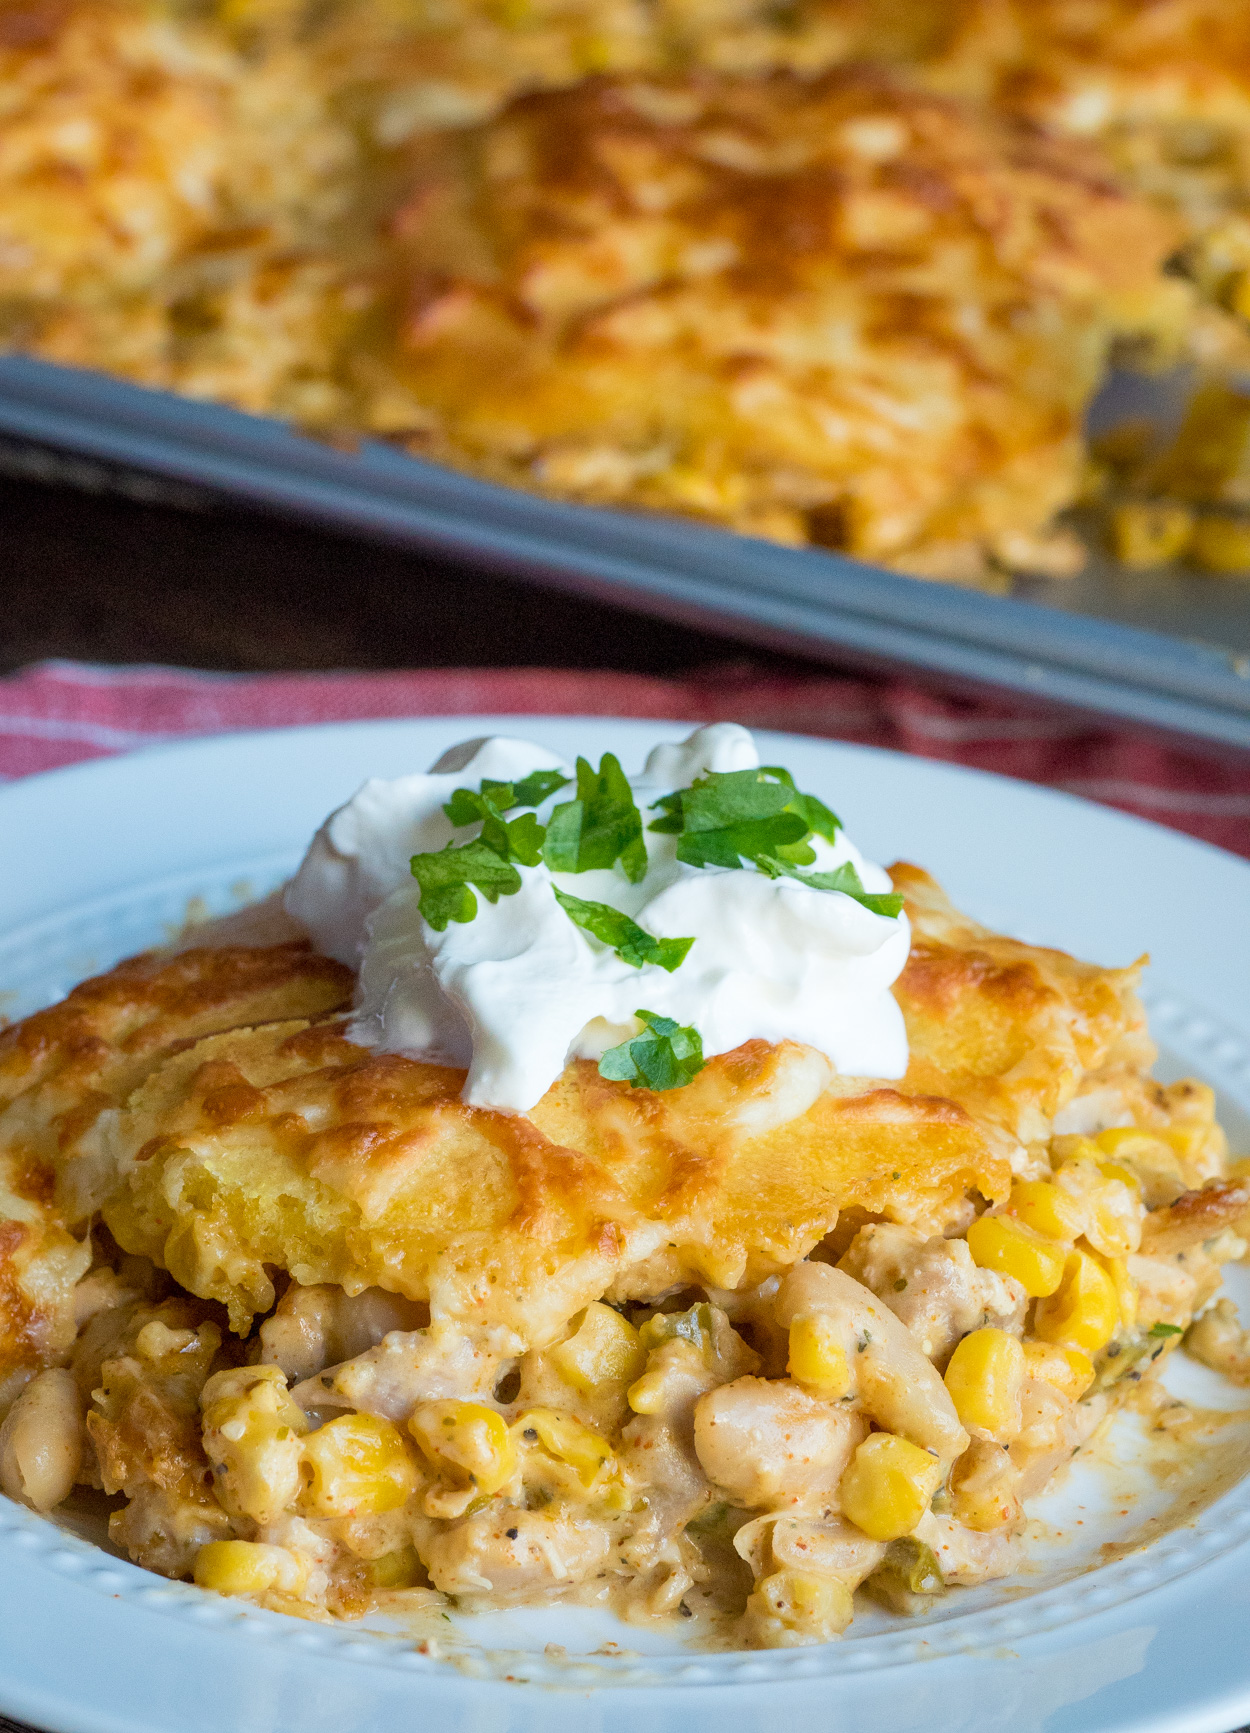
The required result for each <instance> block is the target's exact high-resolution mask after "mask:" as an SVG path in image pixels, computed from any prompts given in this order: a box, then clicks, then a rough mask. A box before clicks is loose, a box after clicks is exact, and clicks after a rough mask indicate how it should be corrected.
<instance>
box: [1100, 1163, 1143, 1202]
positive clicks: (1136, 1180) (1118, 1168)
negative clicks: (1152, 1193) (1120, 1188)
mask: <svg viewBox="0 0 1250 1733" xmlns="http://www.w3.org/2000/svg"><path fill="white" fill-rule="evenodd" d="M1098 1171H1099V1173H1100V1174H1101V1175H1102V1177H1103V1178H1104V1179H1118V1180H1119V1182H1120V1184H1121V1185H1126V1186H1127V1187H1128V1189H1129V1190H1130V1191H1131V1192H1134V1193H1136V1195H1137V1196H1138V1197H1140V1196H1141V1190H1142V1184H1141V1175H1140V1174H1136V1173H1134V1172H1133V1170H1132V1168H1131V1167H1125V1166H1124V1164H1123V1162H1119V1161H1100V1162H1099V1163H1098Z"/></svg>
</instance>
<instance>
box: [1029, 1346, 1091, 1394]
mask: <svg viewBox="0 0 1250 1733" xmlns="http://www.w3.org/2000/svg"><path fill="white" fill-rule="evenodd" d="M1024 1365H1025V1370H1026V1371H1027V1372H1028V1375H1029V1377H1030V1378H1040V1379H1041V1380H1042V1381H1043V1382H1044V1383H1046V1384H1049V1385H1051V1386H1052V1388H1053V1389H1055V1390H1058V1391H1059V1393H1060V1394H1061V1395H1063V1396H1066V1397H1067V1398H1068V1400H1069V1401H1070V1402H1076V1401H1078V1400H1079V1399H1080V1398H1081V1397H1082V1396H1084V1394H1085V1392H1086V1391H1087V1390H1088V1389H1089V1387H1090V1385H1091V1384H1092V1383H1093V1382H1094V1363H1093V1361H1092V1360H1091V1359H1090V1357H1089V1355H1088V1354H1082V1353H1081V1350H1080V1349H1079V1348H1065V1347H1063V1346H1062V1345H1061V1344H1060V1343H1058V1342H1026V1343H1025V1344H1024Z"/></svg>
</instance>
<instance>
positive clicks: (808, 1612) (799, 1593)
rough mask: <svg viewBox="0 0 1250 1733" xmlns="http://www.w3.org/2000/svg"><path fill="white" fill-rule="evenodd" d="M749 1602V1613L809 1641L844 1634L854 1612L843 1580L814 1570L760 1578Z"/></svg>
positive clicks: (782, 1572) (786, 1572)
mask: <svg viewBox="0 0 1250 1733" xmlns="http://www.w3.org/2000/svg"><path fill="white" fill-rule="evenodd" d="M751 1602H752V1606H751V1610H752V1611H755V1612H759V1613H761V1614H763V1616H764V1617H766V1618H770V1619H776V1620H778V1621H779V1623H780V1624H781V1625H782V1626H784V1628H785V1629H786V1630H789V1631H795V1632H800V1633H802V1634H804V1635H806V1636H807V1637H808V1638H809V1640H812V1639H815V1640H819V1639H821V1638H828V1637H830V1636H834V1635H836V1634H837V1633H838V1632H840V1631H844V1630H845V1629H846V1627H847V1626H848V1625H849V1624H850V1622H851V1618H852V1616H853V1614H854V1611H855V1603H854V1601H853V1599H852V1596H851V1591H850V1589H848V1588H847V1586H846V1584H845V1583H844V1582H843V1581H842V1579H841V1578H840V1577H833V1576H825V1575H824V1574H823V1573H818V1572H816V1571H774V1572H773V1574H772V1575H771V1576H767V1577H761V1578H760V1580H759V1582H758V1583H757V1584H756V1585H755V1593H754V1595H752V1597H751Z"/></svg>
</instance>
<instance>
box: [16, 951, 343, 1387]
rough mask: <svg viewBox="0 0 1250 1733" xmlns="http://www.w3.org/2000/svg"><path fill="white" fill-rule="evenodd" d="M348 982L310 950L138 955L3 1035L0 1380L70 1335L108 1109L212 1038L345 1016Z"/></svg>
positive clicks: (104, 1164) (105, 1161) (39, 1360)
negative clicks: (178, 1055)
mask: <svg viewBox="0 0 1250 1733" xmlns="http://www.w3.org/2000/svg"><path fill="white" fill-rule="evenodd" d="M351 984H352V977H351V975H350V973H349V972H348V971H347V970H346V969H344V968H342V967H341V966H340V965H339V964H338V963H334V962H331V961H329V959H327V958H325V957H319V956H316V955H314V953H313V952H312V951H311V950H310V949H309V948H308V946H307V945H306V944H303V943H300V944H292V945H280V946H274V947H271V948H270V949H268V950H236V951H212V950H204V951H188V952H186V953H184V954H183V955H182V956H180V957H177V958H174V959H172V960H169V959H162V958H160V957H159V956H149V957H139V958H136V959H134V960H133V961H131V962H126V963H122V964H120V965H119V966H118V967H117V968H116V969H114V970H112V971H111V972H110V973H109V974H107V975H103V976H100V977H98V978H97V979H95V980H91V981H84V982H83V983H82V985H81V986H78V987H75V988H74V990H73V991H72V992H71V993H70V994H69V995H68V997H67V998H65V999H64V1000H62V1001H61V1002H60V1003H59V1004H57V1005H54V1006H52V1007H51V1008H50V1009H49V1010H46V1011H39V1012H36V1014H35V1015H34V1016H32V1017H28V1018H27V1019H26V1020H25V1021H24V1022H22V1023H18V1024H16V1025H14V1027H12V1028H10V1029H7V1030H5V1031H3V1033H0V1379H2V1378H3V1375H4V1372H5V1371H9V1370H13V1369H15V1368H21V1367H28V1366H31V1365H39V1364H44V1363H51V1361H53V1360H55V1358H56V1357H57V1355H58V1354H60V1353H63V1351H64V1350H65V1348H67V1347H68V1345H69V1343H70V1342H71V1341H72V1339H73V1333H74V1321H73V1317H72V1311H71V1310H70V1309H69V1308H70V1291H71V1289H72V1286H73V1284H74V1282H75V1281H77V1279H78V1278H79V1277H80V1276H81V1275H82V1274H83V1273H84V1271H85V1270H86V1267H87V1264H88V1262H89V1261H90V1248H89V1247H88V1246H86V1245H85V1244H81V1245H80V1244H79V1242H78V1240H77V1239H75V1237H74V1236H73V1235H72V1234H71V1233H70V1232H69V1231H67V1230H68V1229H71V1228H80V1226H81V1224H82V1223H83V1222H84V1221H85V1219H86V1218H87V1217H89V1216H90V1215H91V1213H92V1212H93V1211H94V1210H95V1209H96V1207H97V1206H98V1204H99V1203H100V1201H101V1200H102V1197H103V1195H104V1193H106V1192H107V1190H108V1189H109V1188H110V1186H111V1185H112V1183H113V1180H112V1156H111V1154H110V1153H109V1152H108V1150H107V1149H106V1136H107V1132H108V1129H109V1127H110V1125H111V1122H112V1119H113V1118H114V1117H115V1110H116V1108H117V1107H118V1105H119V1104H120V1103H121V1102H122V1101H124V1100H125V1098H126V1097H127V1096H128V1095H129V1094H130V1092H131V1091H132V1090H133V1089H134V1088H135V1087H136V1085H137V1084H139V1083H140V1082H141V1081H142V1080H143V1078H144V1077H145V1076H146V1075H147V1074H148V1072H149V1071H151V1070H152V1068H153V1067H154V1066H156V1065H158V1064H159V1063H160V1062H161V1061H162V1060H163V1059H165V1058H167V1057H168V1055H169V1054H171V1053H173V1052H177V1051H178V1050H179V1049H180V1048H185V1047H186V1046H188V1045H189V1044H192V1043H194V1042H195V1041H197V1040H199V1039H200V1038H201V1037H202V1036H204V1035H207V1034H209V1033H211V1032H212V1031H215V1030H220V1029H233V1028H238V1027H242V1026H246V1025H249V1024H258V1023H259V1024H263V1023H265V1022H267V1021H268V1020H270V1019H272V1018H275V1017H283V1016H285V1017H290V1016H293V1015H295V1016H301V1017H317V1016H321V1015H323V1014H324V1013H325V1012H327V1011H332V1010H334V1009H336V1008H337V1007H338V1006H341V1005H342V1004H343V1003H344V1002H345V1001H346V1000H347V999H348V998H349V997H350V994H351Z"/></svg>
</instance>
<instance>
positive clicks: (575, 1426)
mask: <svg viewBox="0 0 1250 1733" xmlns="http://www.w3.org/2000/svg"><path fill="white" fill-rule="evenodd" d="M529 1432H534V1433H537V1435H538V1441H539V1442H540V1443H541V1444H542V1446H543V1448H544V1449H545V1450H547V1451H549V1452H550V1454H551V1455H552V1456H554V1457H556V1458H557V1459H558V1460H559V1461H560V1462H567V1463H568V1465H569V1467H570V1468H575V1469H576V1470H577V1478H578V1479H579V1480H580V1481H581V1483H582V1485H583V1486H589V1485H590V1484H591V1482H592V1481H593V1480H594V1478H595V1476H596V1475H597V1474H598V1472H599V1470H600V1469H601V1468H602V1467H603V1465H604V1463H605V1462H608V1461H610V1460H611V1457H612V1446H611V1445H610V1444H609V1443H608V1442H607V1440H606V1439H605V1438H601V1437H600V1436H599V1434H598V1433H597V1432H594V1431H592V1430H591V1428H590V1427H589V1426H583V1425H582V1423H581V1421H580V1420H574V1419H573V1417H572V1415H571V1414H558V1413H557V1412H556V1410H555V1409H554V1408H531V1409H529V1411H528V1412H527V1413H525V1414H523V1415H522V1416H521V1418H520V1419H519V1420H518V1421H517V1423H516V1425H515V1426H514V1427H513V1435H514V1437H515V1436H518V1435H519V1436H520V1437H521V1438H524V1437H525V1435H526V1434H527V1433H529Z"/></svg>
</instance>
